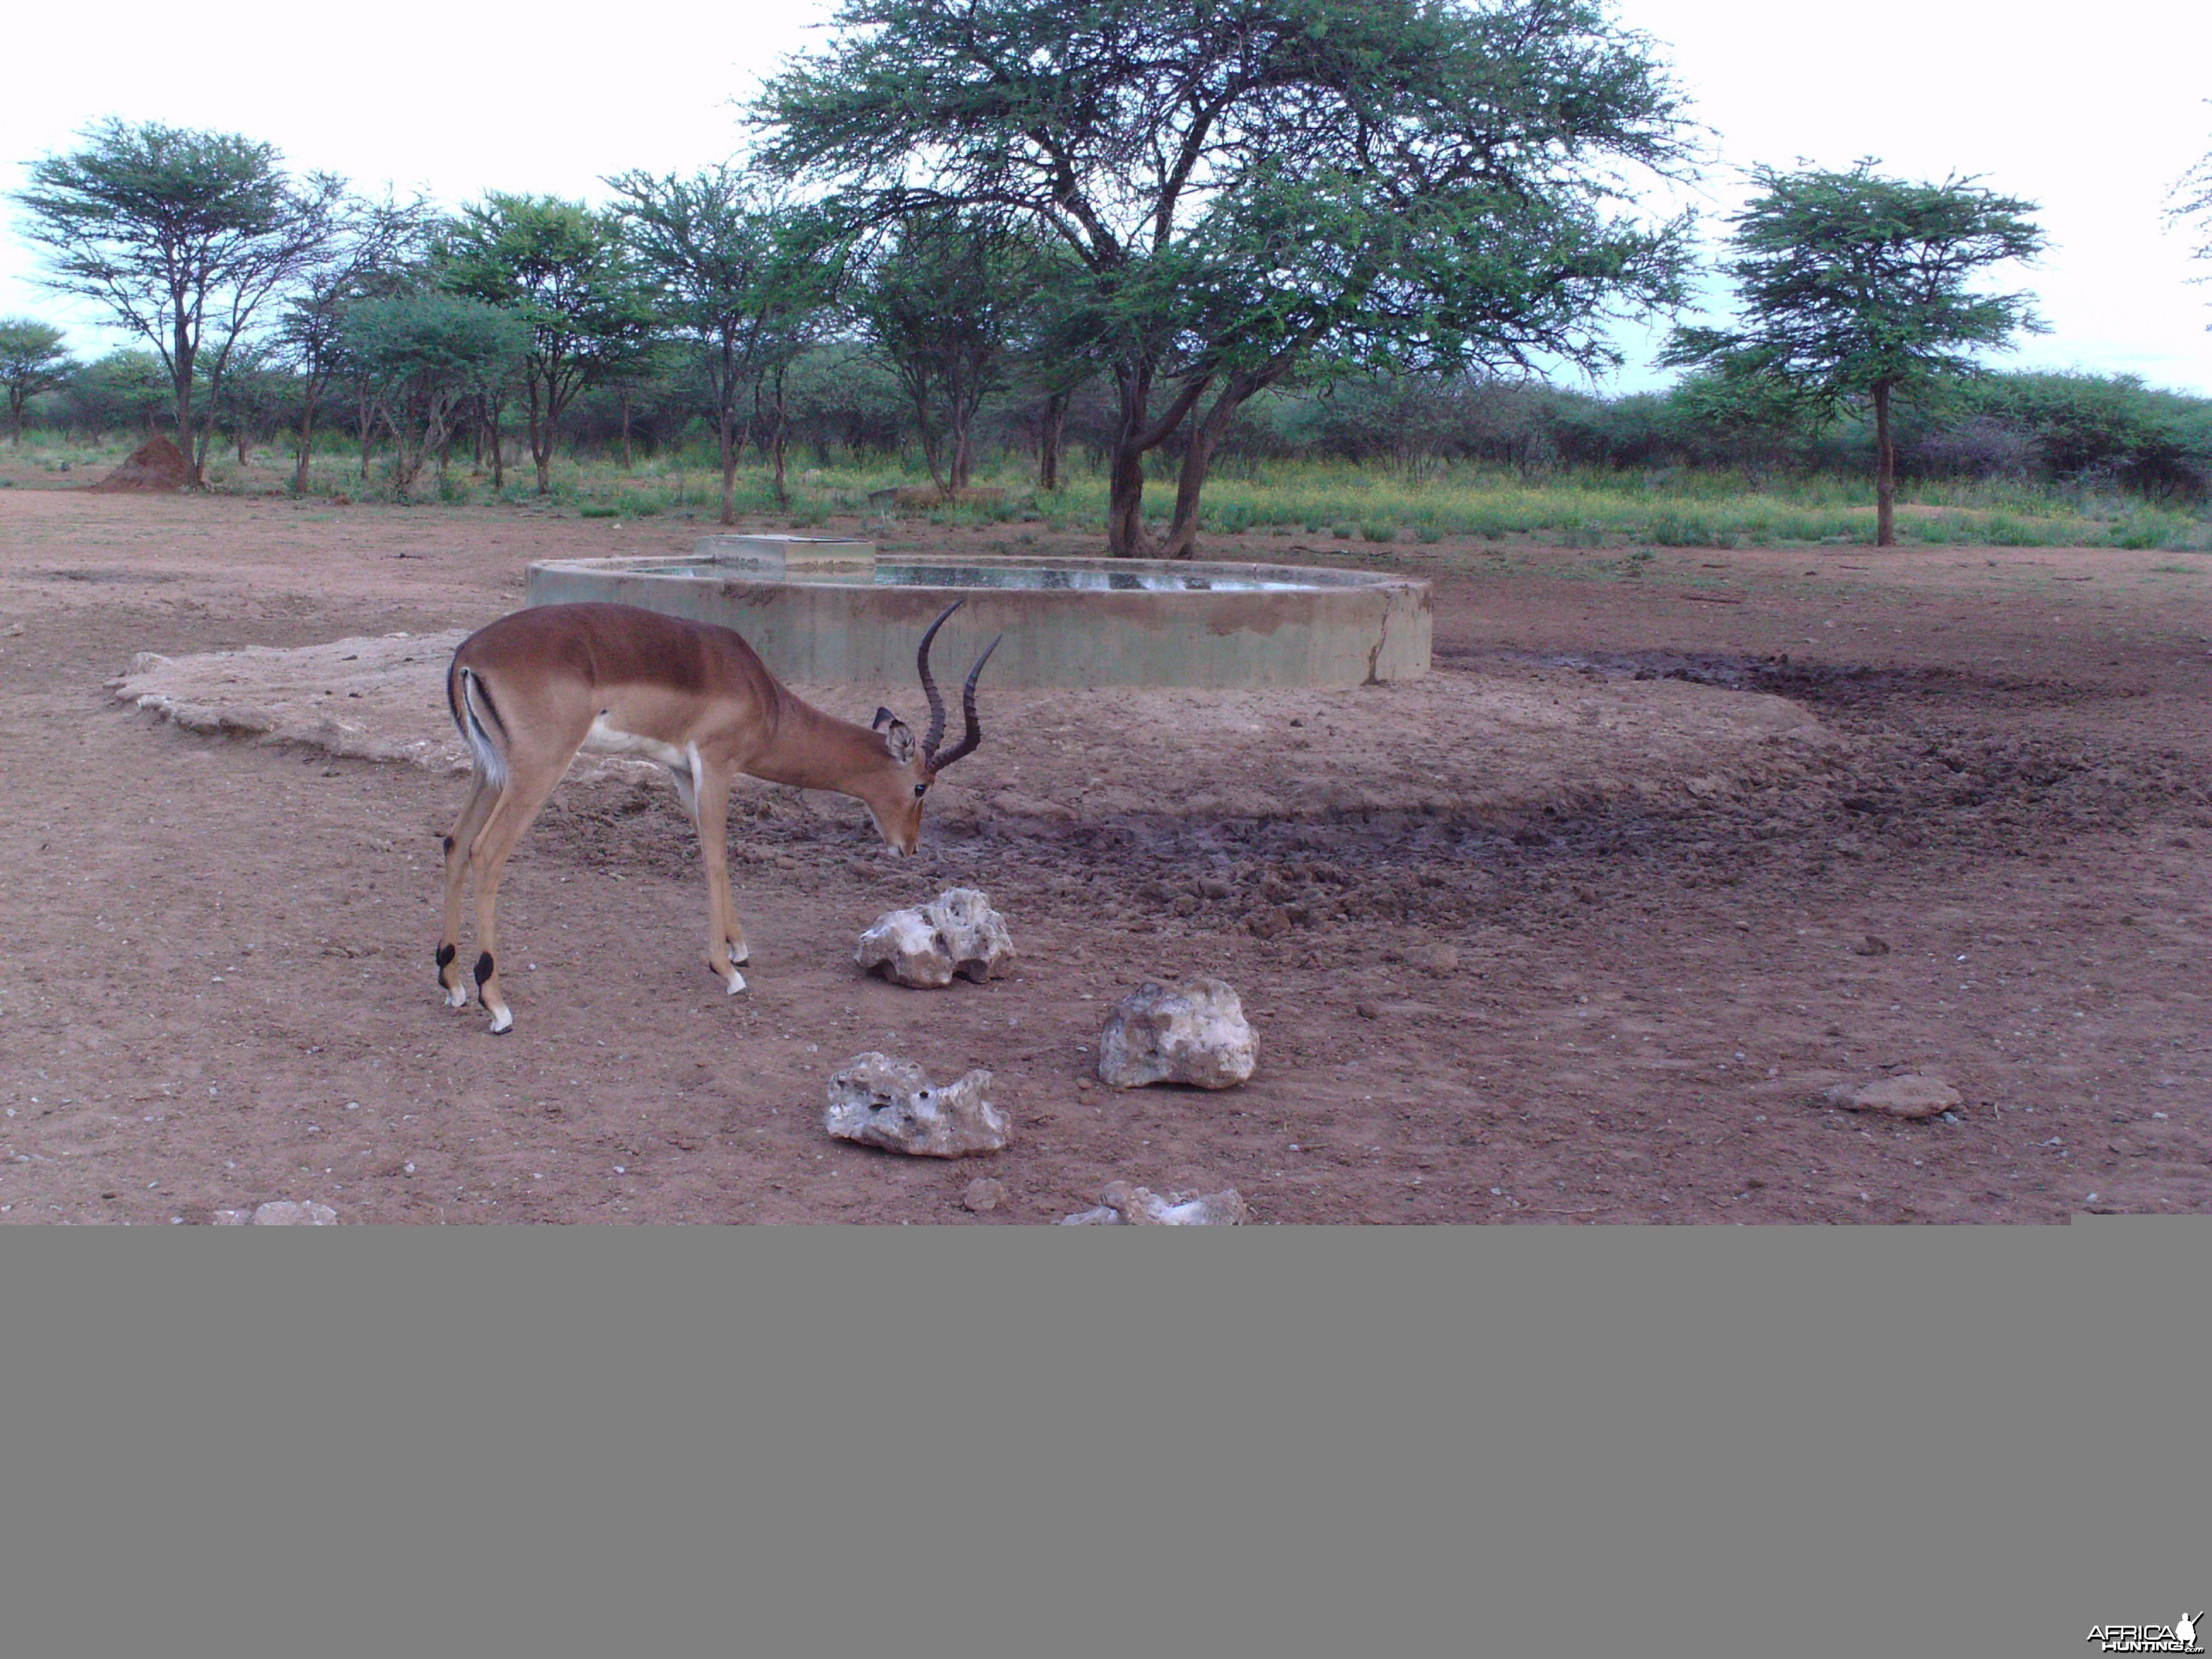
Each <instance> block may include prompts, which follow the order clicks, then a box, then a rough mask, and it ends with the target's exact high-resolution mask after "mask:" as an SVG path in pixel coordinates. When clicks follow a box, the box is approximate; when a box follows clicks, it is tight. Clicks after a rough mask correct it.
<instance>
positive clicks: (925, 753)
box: [915, 599, 1006, 773]
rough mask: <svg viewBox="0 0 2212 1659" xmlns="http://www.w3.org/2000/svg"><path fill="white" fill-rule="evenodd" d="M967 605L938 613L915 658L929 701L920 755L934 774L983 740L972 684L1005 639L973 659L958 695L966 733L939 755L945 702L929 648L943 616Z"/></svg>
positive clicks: (959, 602)
mask: <svg viewBox="0 0 2212 1659" xmlns="http://www.w3.org/2000/svg"><path fill="white" fill-rule="evenodd" d="M967 603H968V601H967V600H965V599H955V600H954V601H953V602H952V603H951V605H946V606H945V609H944V610H943V611H940V612H939V615H938V618H937V620H936V621H935V622H933V623H930V625H929V631H928V632H927V634H924V635H922V636H921V651H920V652H919V653H917V654H916V656H915V667H916V668H917V669H919V670H920V671H921V694H922V696H925V697H927V698H928V699H929V732H928V734H927V736H925V737H924V738H922V740H921V755H922V759H923V761H924V763H926V764H927V766H928V768H929V769H930V770H931V771H932V772H933V773H934V772H942V771H943V770H944V769H945V768H946V767H948V766H950V765H951V764H952V763H953V762H955V761H957V760H962V759H964V758H965V757H968V756H969V755H972V754H974V753H975V745H976V744H979V743H981V742H982V741H983V726H982V722H981V721H980V720H977V719H976V718H975V682H976V681H977V680H979V679H981V678H982V675H983V665H984V664H985V663H987V662H988V661H990V660H991V653H993V652H994V651H996V650H997V649H998V648H999V641H1000V640H1003V639H1005V638H1006V635H1003V634H1001V635H999V636H998V638H997V639H994V640H993V641H991V642H990V644H988V645H987V646H985V647H983V654H982V655H981V656H980V657H978V658H976V659H975V666H974V667H973V668H971V669H969V671H968V684H966V685H965V686H963V688H962V689H961V692H960V712H961V714H962V715H963V716H964V717H965V718H966V720H967V722H968V730H967V732H966V733H965V734H964V735H963V737H962V738H961V739H960V741H959V742H958V743H957V744H954V745H953V747H952V750H951V752H950V753H949V754H945V755H943V756H940V755H939V753H938V752H937V745H938V744H939V743H940V742H942V741H943V740H944V738H945V699H944V698H943V697H942V696H939V694H938V690H937V681H936V678H935V677H933V675H932V674H931V673H930V671H929V646H930V641H933V640H934V639H935V638H936V637H937V630H938V629H940V628H942V627H944V626H945V617H949V616H951V614H952V613H953V612H954V611H957V610H958V609H959V608H960V607H961V606H962V605H965V604H967Z"/></svg>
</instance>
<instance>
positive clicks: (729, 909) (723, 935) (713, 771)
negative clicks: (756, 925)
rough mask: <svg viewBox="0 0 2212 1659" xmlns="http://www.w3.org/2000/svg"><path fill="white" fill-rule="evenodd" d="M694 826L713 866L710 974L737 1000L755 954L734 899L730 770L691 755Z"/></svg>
mask: <svg viewBox="0 0 2212 1659" xmlns="http://www.w3.org/2000/svg"><path fill="white" fill-rule="evenodd" d="M690 756H691V766H692V771H691V786H692V791H693V802H692V821H693V822H694V823H696V824H697V825H698V826H699V855H700V857H701V858H702V859H703V860H705V861H706V865H707V969H708V972H710V973H711V974H713V975H714V977H715V978H716V979H719V980H720V981H722V987H723V989H724V990H726V991H727V992H728V993H729V994H731V995H732V996H735V995H736V994H738V992H740V991H742V990H744V988H745V976H744V975H743V974H741V973H739V972H738V963H742V962H744V961H746V960H747V959H748V958H749V957H750V955H751V952H750V951H748V950H747V949H746V948H745V930H744V928H742V927H738V908H737V905H736V904H735V902H732V899H731V897H730V846H729V824H730V783H731V774H730V771H729V769H727V768H726V767H720V766H715V765H713V764H711V763H708V762H706V761H704V760H702V758H701V757H700V755H699V750H698V749H697V747H696V745H694V746H693V748H692V750H691V751H690Z"/></svg>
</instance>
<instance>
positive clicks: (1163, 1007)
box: [1098, 979, 1260, 1089]
mask: <svg viewBox="0 0 2212 1659" xmlns="http://www.w3.org/2000/svg"><path fill="white" fill-rule="evenodd" d="M1259 1055H1260V1039H1259V1037H1258V1036H1256V1035H1255V1033H1254V1031H1253V1030H1252V1027H1251V1025H1250V1024H1249V1022H1247V1021H1246V1019H1245V1018H1244V1008H1243V1004H1242V1003H1241V1002H1239V1001H1238V1000H1237V993H1236V992H1235V990H1233V989H1232V988H1231V987H1230V986H1229V985H1227V984H1226V983H1225V982H1224V981H1220V980H1218V979H1198V980H1193V981H1191V982H1190V983H1189V984H1188V985H1186V986H1184V987H1182V989H1181V990H1179V991H1170V990H1168V989H1167V988H1166V987H1163V986H1159V985H1154V984H1151V983H1149V982H1147V983H1146V984H1144V985H1140V986H1139V987H1137V988H1136V989H1135V990H1134V991H1132V992H1131V993H1130V994H1128V995H1127V996H1126V997H1123V998H1122V999H1121V1003H1120V1005H1119V1006H1116V1007H1115V1010H1114V1012H1112V1013H1111V1014H1110V1015H1109V1016H1108V1017H1107V1020H1106V1029H1105V1030H1104V1031H1103V1032H1102V1033H1101V1034H1100V1036H1099V1038H1098V1079H1099V1081H1100V1082H1102V1083H1106V1084H1109V1085H1112V1086H1113V1087H1115V1088H1116V1089H1141V1088H1143V1087H1144V1086H1146V1085H1147V1084H1152V1083H1187V1084H1189V1085H1192V1086H1193V1087H1194V1088H1200V1089H1232V1088H1234V1087H1236V1086H1237V1085H1238V1084H1240V1083H1242V1082H1243V1081H1244V1080H1245V1079H1248V1078H1249V1077H1250V1076H1251V1075H1252V1072H1253V1068H1254V1067H1255V1066H1256V1065H1257V1064H1258V1063H1259Z"/></svg>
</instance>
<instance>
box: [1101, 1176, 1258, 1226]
mask: <svg viewBox="0 0 2212 1659" xmlns="http://www.w3.org/2000/svg"><path fill="white" fill-rule="evenodd" d="M1098 1200H1099V1202H1098V1207H1097V1209H1095V1210H1083V1211H1079V1212H1077V1213H1076V1214H1074V1215H1072V1216H1067V1217H1065V1218H1063V1219H1062V1220H1061V1221H1060V1225H1061V1226H1063V1227H1241V1226H1243V1225H1244V1223H1245V1222H1247V1221H1249V1219H1251V1216H1252V1207H1251V1206H1249V1204H1247V1203H1245V1201H1244V1199H1243V1194H1240V1193H1238V1192H1237V1189H1236V1188H1234V1187H1231V1188H1225V1189H1224V1190H1223V1191H1221V1192H1218V1193H1170V1194H1166V1196H1164V1197H1163V1196H1162V1195H1161V1194H1158V1193H1156V1192H1154V1191H1152V1188H1149V1187H1133V1186H1131V1185H1130V1184H1129V1183H1128V1182H1126V1181H1115V1182H1109V1183H1108V1184H1107V1187H1106V1189H1105V1190H1104V1191H1103V1192H1102V1193H1100V1194H1098Z"/></svg>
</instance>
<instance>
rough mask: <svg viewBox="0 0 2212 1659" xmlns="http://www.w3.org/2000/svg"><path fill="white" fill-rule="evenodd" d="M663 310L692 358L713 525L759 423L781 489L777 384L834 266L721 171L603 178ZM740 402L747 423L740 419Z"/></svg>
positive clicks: (809, 220) (800, 221)
mask: <svg viewBox="0 0 2212 1659" xmlns="http://www.w3.org/2000/svg"><path fill="white" fill-rule="evenodd" d="M606 184H607V185H608V187H609V188H610V189H611V190H612V191H614V192H615V193H616V195H617V197H619V198H620V200H619V202H618V204H617V209H616V210H617V212H618V213H619V214H620V215H621V216H622V219H623V225H624V231H625V234H626V235H627V237H628V238H629V242H630V245H631V246H632V247H633V248H634V250H635V254H636V257H637V258H638V260H639V261H640V263H641V264H642V265H643V266H644V267H645V270H646V271H647V274H648V275H649V276H651V278H652V279H653V281H654V282H655V283H658V284H659V289H660V291H661V293H662V295H663V296H664V297H663V301H662V306H663V311H664V314H665V316H666V318H667V319H668V320H669V321H670V323H671V325H672V326H673V327H674V328H675V330H676V331H677V332H678V334H679V335H680V336H681V337H683V338H684V339H685V340H687V341H689V342H690V343H691V345H692V346H693V347H694V349H696V352H697V354H698V360H699V362H700V365H701V367H702V368H703V369H704V371H705V373H706V377H707V384H708V391H709V395H710V396H711V398H712V399H713V402H714V429H715V436H716V438H717V440H718V441H719V442H720V454H721V463H722V520H721V521H722V522H723V523H724V524H735V523H736V522H737V521H738V519H737V472H738V456H739V455H740V454H741V453H743V452H744V446H745V442H746V441H747V439H748V438H750V436H751V435H753V432H754V430H755V428H756V427H757V426H758V425H760V424H761V420H760V419H759V418H757V417H765V420H766V422H767V424H768V425H769V427H770V428H772V429H770V430H768V431H764V432H763V433H762V434H761V437H762V447H763V449H764V450H766V451H768V452H769V453H770V455H771V458H772V460H773V465H774V481H775V493H776V499H777V500H778V501H786V500H787V493H786V486H785V483H784V467H783V456H784V429H785V427H786V425H787V420H786V416H785V409H786V402H785V397H784V386H785V380H786V377H787V373H788V370H789V368H790V366H791V363H792V362H793V359H794V358H796V357H797V356H798V355H799V352H800V351H801V350H802V349H804V348H805V345H806V344H807V343H808V342H809V341H810V340H811V339H812V338H813V337H814V334H815V333H816V331H817V329H818V326H819V319H820V316H821V313H823V309H824V307H827V306H828V305H829V300H830V296H831V294H832V291H833V289H834V286H835V283H836V275H837V270H838V268H839V265H840V264H841V261H840V259H839V258H837V257H836V253H835V250H834V248H833V246H831V241H830V238H829V234H828V232H827V228H826V227H825V226H823V224H822V223H821V222H820V221H819V220H818V218H817V217H816V216H812V215H810V214H809V213H807V212H806V211H805V210H803V209H801V208H799V207H798V206H797V205H795V204H792V203H791V202H789V201H787V200H786V199H785V198H783V197H781V196H779V195H776V194H775V193H774V192H772V191H763V190H761V189H760V188H758V187H757V185H755V184H753V183H752V182H751V181H750V180H749V179H746V177H745V176H744V174H742V173H738V171H736V170H735V169H734V168H732V167H728V166H726V165H725V166H718V167H708V168H705V169H702V171H700V172H698V173H694V174H692V175H691V176H690V178H678V176H676V175H675V174H673V173H671V174H670V175H668V176H667V177H666V178H656V177H654V176H653V174H651V173H640V172H633V173H621V174H618V175H617V176H616V177H613V178H611V179H607V180H606ZM748 393H750V398H751V402H752V404H753V409H754V411H755V414H754V416H744V415H743V414H741V412H740V411H741V410H742V408H743V405H744V402H745V400H746V398H747V394H748Z"/></svg>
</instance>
